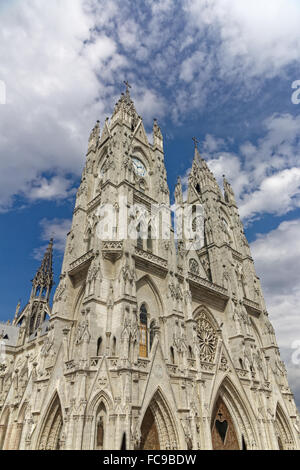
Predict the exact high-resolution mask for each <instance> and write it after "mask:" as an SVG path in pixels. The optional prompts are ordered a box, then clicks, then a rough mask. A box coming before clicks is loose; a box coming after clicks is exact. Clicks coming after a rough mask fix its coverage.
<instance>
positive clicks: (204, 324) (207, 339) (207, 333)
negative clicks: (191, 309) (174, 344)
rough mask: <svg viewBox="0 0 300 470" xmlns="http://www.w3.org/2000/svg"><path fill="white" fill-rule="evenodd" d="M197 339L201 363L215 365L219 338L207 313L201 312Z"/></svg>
mask: <svg viewBox="0 0 300 470" xmlns="http://www.w3.org/2000/svg"><path fill="white" fill-rule="evenodd" d="M197 337H198V347H199V352H200V359H201V361H203V362H210V363H213V362H214V359H215V354H216V349H217V343H218V336H217V333H216V330H215V329H214V327H213V326H212V324H211V323H210V321H209V319H208V318H207V315H206V313H205V312H201V313H200V315H199V317H198V320H197Z"/></svg>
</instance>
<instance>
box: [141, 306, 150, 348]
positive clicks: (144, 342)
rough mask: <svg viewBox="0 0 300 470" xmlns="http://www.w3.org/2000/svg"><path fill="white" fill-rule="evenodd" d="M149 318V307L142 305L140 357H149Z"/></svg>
mask: <svg viewBox="0 0 300 470" xmlns="http://www.w3.org/2000/svg"><path fill="white" fill-rule="evenodd" d="M147 326H148V318H147V309H146V306H145V304H143V305H142V306H141V309H140V348H139V355H140V357H147V356H148V344H147V343H148V341H147V335H148V328H147Z"/></svg>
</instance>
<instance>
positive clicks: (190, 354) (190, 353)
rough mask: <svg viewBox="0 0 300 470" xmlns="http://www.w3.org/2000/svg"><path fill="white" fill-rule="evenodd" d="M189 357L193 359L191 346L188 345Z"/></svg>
mask: <svg viewBox="0 0 300 470" xmlns="http://www.w3.org/2000/svg"><path fill="white" fill-rule="evenodd" d="M189 359H194V354H193V350H192V347H191V346H189Z"/></svg>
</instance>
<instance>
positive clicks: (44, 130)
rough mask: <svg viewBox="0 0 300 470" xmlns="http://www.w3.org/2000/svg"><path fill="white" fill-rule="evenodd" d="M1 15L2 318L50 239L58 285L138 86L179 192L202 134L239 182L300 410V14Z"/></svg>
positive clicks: (143, 5)
mask: <svg viewBox="0 0 300 470" xmlns="http://www.w3.org/2000/svg"><path fill="white" fill-rule="evenodd" d="M0 15H1V24H2V26H1V31H0V57H1V62H0V80H2V82H4V83H5V86H6V104H1V105H0V125H1V127H0V129H1V130H0V156H1V158H0V228H1V230H0V247H1V248H0V277H1V290H0V319H1V320H7V319H8V318H11V317H12V315H13V313H14V310H15V307H16V304H17V302H18V300H19V298H21V299H22V304H23V305H24V304H25V303H26V301H27V299H28V296H29V293H30V286H31V285H30V279H32V277H33V275H34V273H35V270H36V269H37V267H38V265H39V259H40V256H41V253H42V252H43V249H44V248H45V246H46V245H47V242H48V239H49V238H50V237H51V235H52V234H53V235H54V236H55V239H56V244H55V256H54V269H55V279H56V281H57V279H58V276H59V273H60V265H61V261H62V252H63V247H64V239H65V234H66V232H67V231H68V227H69V224H70V219H71V217H72V210H73V205H74V192H75V188H76V187H77V186H78V183H79V178H80V173H81V170H82V167H83V164H84V155H85V151H86V148H87V140H88V136H89V132H90V130H91V129H92V127H93V126H94V123H95V121H96V120H97V119H100V122H101V124H103V122H104V119H105V117H106V116H110V115H111V113H112V110H113V106H114V103H115V102H116V101H117V99H118V97H119V95H120V92H121V91H122V90H123V85H122V83H123V80H124V79H125V78H126V79H128V80H129V82H130V83H131V85H132V90H131V94H132V96H133V99H134V101H135V104H136V108H137V110H138V112H139V114H141V116H142V117H143V119H144V124H145V126H146V129H147V131H148V133H150V131H151V127H152V120H153V118H154V117H156V118H158V120H159V123H160V125H161V128H162V131H163V134H164V138H165V159H166V167H167V172H168V182H169V186H170V189H171V192H172V193H173V190H174V184H175V181H176V178H177V176H178V175H181V176H182V177H183V178H184V177H185V176H186V174H187V171H188V169H189V168H190V166H191V162H192V157H193V142H192V140H191V139H192V137H193V136H194V135H195V136H197V137H198V139H199V141H200V145H199V147H200V152H201V154H202V155H203V156H204V157H205V158H206V159H207V161H208V162H209V165H210V167H211V168H212V170H213V171H214V172H215V174H216V176H217V178H218V179H220V177H221V175H222V174H223V173H225V174H226V176H227V178H228V179H229V180H230V181H231V182H232V185H233V187H234V189H235V192H236V196H237V199H238V202H239V206H240V212H241V215H242V217H243V221H244V223H245V224H246V232H247V236H248V239H249V241H250V242H251V246H252V252H253V256H254V260H255V265H256V268H257V272H258V274H259V275H260V276H261V278H262V283H263V287H264V294H265V297H266V301H267V305H268V309H269V312H270V318H271V320H272V322H273V324H274V326H275V330H276V333H277V338H278V342H279V346H280V349H281V352H282V356H283V358H284V360H285V361H286V363H287V366H288V372H289V378H290V382H291V385H292V388H293V390H294V391H295V394H296V399H297V402H298V404H300V372H299V371H300V364H299V365H297V364H296V363H294V364H293V361H292V354H293V353H294V359H295V351H296V348H293V346H295V342H296V341H300V322H299V311H300V272H299V263H300V164H299V139H300V104H299V105H297V104H293V103H292V100H291V96H292V93H293V91H294V90H293V89H292V83H293V82H294V81H295V80H300V67H299V59H300V33H299V24H300V2H299V1H297V0H251V2H250V1H249V2H246V1H243V2H241V1H237V0H186V1H184V2H179V1H170V0H161V1H150V0H148V1H144V2H142V1H141V2H129V1H126V0H123V1H118V0H109V1H102V0H99V1H97V0H64V1H63V2H61V1H59V0H52V1H51V2H40V1H39V0H14V1H10V2H2V3H1V8H0ZM299 356H300V354H299V355H298V356H297V354H296V359H297V358H299ZM299 359H300V358H299ZM294 362H295V360H294ZM296 362H298V361H297V360H296Z"/></svg>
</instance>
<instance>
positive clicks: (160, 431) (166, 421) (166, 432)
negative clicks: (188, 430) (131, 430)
mask: <svg viewBox="0 0 300 470" xmlns="http://www.w3.org/2000/svg"><path fill="white" fill-rule="evenodd" d="M177 448H178V436H177V431H176V426H175V421H174V418H173V416H172V412H171V410H170V407H169V406H168V404H167V401H166V399H165V397H164V395H163V393H162V391H161V389H160V388H158V389H157V390H156V392H155V393H154V395H153V397H152V399H151V400H150V403H149V405H148V406H147V408H146V411H145V414H144V417H143V420H142V424H141V442H140V449H141V450H162V449H163V450H171V449H177Z"/></svg>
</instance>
